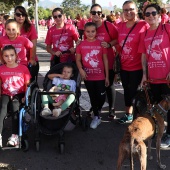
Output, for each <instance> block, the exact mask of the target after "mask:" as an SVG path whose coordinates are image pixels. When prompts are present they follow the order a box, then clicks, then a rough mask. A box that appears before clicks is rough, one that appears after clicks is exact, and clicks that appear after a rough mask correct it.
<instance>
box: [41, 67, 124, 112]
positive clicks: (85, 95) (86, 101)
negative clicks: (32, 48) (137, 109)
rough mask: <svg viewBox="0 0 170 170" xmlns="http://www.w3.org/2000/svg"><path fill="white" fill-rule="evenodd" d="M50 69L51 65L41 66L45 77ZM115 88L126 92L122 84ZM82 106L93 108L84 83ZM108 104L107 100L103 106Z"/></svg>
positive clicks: (88, 108)
mask: <svg viewBox="0 0 170 170" xmlns="http://www.w3.org/2000/svg"><path fill="white" fill-rule="evenodd" d="M49 69H50V67H49V66H41V67H40V70H39V73H40V74H41V75H42V76H43V77H45V75H46V73H47V71H48V70H49ZM115 89H116V91H117V92H119V93H121V94H124V92H123V88H122V86H121V85H118V86H116V87H115ZM80 106H81V107H82V108H83V109H84V110H86V111H89V110H90V108H91V104H90V98H89V95H88V92H87V90H86V88H85V87H84V85H83V87H81V96H80ZM108 106H109V105H108V103H107V102H105V103H104V105H103V108H104V107H108Z"/></svg>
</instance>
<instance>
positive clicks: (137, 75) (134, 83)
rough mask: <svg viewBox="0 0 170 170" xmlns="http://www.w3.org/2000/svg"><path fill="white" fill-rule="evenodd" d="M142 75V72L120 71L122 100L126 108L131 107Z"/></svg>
mask: <svg viewBox="0 0 170 170" xmlns="http://www.w3.org/2000/svg"><path fill="white" fill-rule="evenodd" d="M142 75H143V72H142V70H136V71H125V70H121V71H120V76H121V80H122V86H123V88H124V100H125V106H126V107H130V106H132V100H133V98H134V97H135V95H136V93H137V88H138V86H139V85H140V83H141V80H142Z"/></svg>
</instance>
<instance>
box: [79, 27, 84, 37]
mask: <svg viewBox="0 0 170 170" xmlns="http://www.w3.org/2000/svg"><path fill="white" fill-rule="evenodd" d="M78 33H79V36H80V39H81V40H82V39H83V34H84V30H80V29H78Z"/></svg>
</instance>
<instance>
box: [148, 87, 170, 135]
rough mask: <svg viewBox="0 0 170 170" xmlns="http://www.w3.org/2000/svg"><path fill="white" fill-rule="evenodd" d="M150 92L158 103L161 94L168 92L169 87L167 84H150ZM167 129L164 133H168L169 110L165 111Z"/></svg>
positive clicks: (169, 123)
mask: <svg viewBox="0 0 170 170" xmlns="http://www.w3.org/2000/svg"><path fill="white" fill-rule="evenodd" d="M150 88H151V92H152V94H153V100H154V102H156V103H159V102H160V101H161V100H162V99H163V98H162V96H161V95H163V94H164V95H167V94H170V88H169V87H168V86H167V84H150ZM167 123H168V126H167V130H166V133H167V134H169V135H170V111H168V113H167Z"/></svg>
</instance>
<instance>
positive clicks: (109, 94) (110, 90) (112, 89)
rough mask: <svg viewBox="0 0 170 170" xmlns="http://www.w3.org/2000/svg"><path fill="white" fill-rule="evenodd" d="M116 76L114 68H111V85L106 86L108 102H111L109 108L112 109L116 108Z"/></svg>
mask: <svg viewBox="0 0 170 170" xmlns="http://www.w3.org/2000/svg"><path fill="white" fill-rule="evenodd" d="M114 77H115V73H114V71H113V70H109V83H110V84H109V86H108V87H106V94H107V99H108V103H109V110H111V109H112V108H114V105H115V100H114V98H115V97H116V96H114V95H116V90H115V87H114V84H113V81H114Z"/></svg>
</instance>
